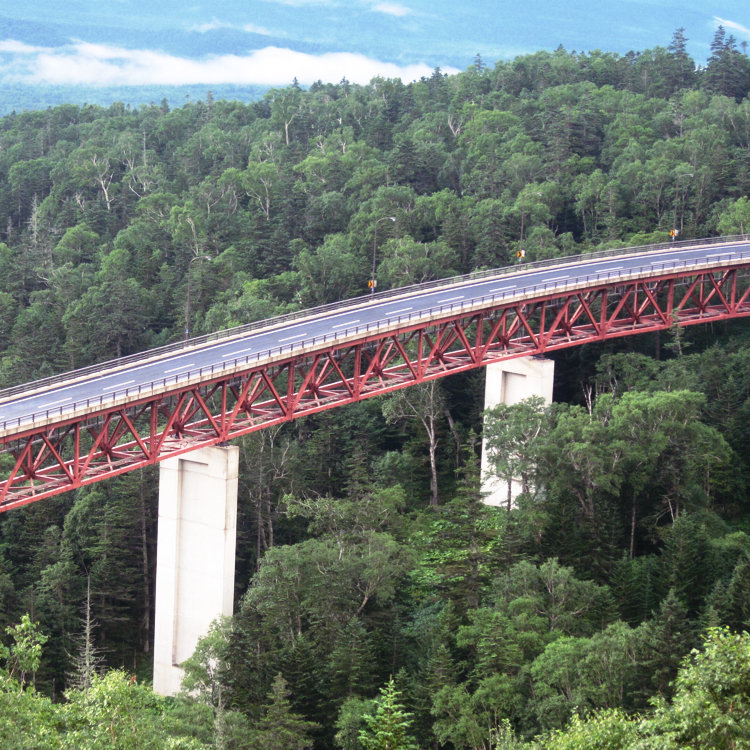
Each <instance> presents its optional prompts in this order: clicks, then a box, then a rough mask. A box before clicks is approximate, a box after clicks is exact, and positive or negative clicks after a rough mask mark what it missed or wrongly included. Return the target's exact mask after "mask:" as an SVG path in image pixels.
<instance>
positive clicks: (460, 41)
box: [0, 0, 750, 88]
mask: <svg viewBox="0 0 750 750" xmlns="http://www.w3.org/2000/svg"><path fill="white" fill-rule="evenodd" d="M720 24H721V25H723V26H724V28H725V29H726V31H727V33H729V34H732V35H733V36H734V37H735V38H736V40H737V43H738V45H739V44H742V43H743V42H747V43H748V44H750V3H748V2H747V0H621V1H612V0H565V2H563V1H562V0H522V1H519V0H512V1H511V0H450V1H448V0H211V2H207V1H205V0H194V1H192V2H191V0H156V2H155V1H154V0H97V2H93V1H92V0H4V2H3V3H2V5H0V83H3V84H7V85H13V86H19V85H20V86H24V87H34V86H51V85H69V86H78V87H84V88H86V87H88V88H91V87H102V86H109V87H112V86H177V85H187V84H200V85H206V86H211V85H222V84H230V85H238V86H243V85H244V86H249V85H253V86H286V85H288V84H289V83H291V82H292V81H293V80H294V79H295V78H296V79H297V81H298V82H299V83H300V84H302V85H309V84H311V83H313V82H314V81H317V80H321V81H323V82H332V83H338V82H339V81H340V80H341V79H342V78H344V77H345V78H347V79H348V80H349V81H351V82H353V83H367V82H368V81H369V80H370V79H371V78H373V77H375V76H383V77H386V78H396V77H398V78H402V79H403V80H404V81H405V82H408V81H412V80H415V79H418V78H420V77H422V76H429V75H430V74H431V73H432V71H433V70H434V69H435V68H438V67H439V68H440V69H441V70H442V71H443V72H446V73H452V72H456V71H459V70H465V69H466V68H468V67H469V66H470V65H471V64H472V63H473V62H474V60H475V58H476V55H477V54H479V55H481V57H482V58H483V60H484V62H485V63H486V64H488V65H490V66H492V65H494V64H495V63H496V62H497V61H498V60H508V59H511V58H513V57H516V56H518V55H522V54H527V53H533V52H536V51H539V50H554V49H555V48H556V47H558V46H559V45H562V46H563V47H564V48H565V49H567V50H569V51H572V50H575V51H578V52H588V51H591V50H594V49H600V50H604V51H611V52H616V53H619V54H625V53H627V52H628V51H630V50H634V51H640V50H644V49H649V48H652V47H655V46H662V47H666V46H668V45H669V43H670V41H671V39H672V35H673V33H674V31H675V30H676V29H678V28H680V27H683V28H684V29H685V35H686V37H687V38H688V52H689V53H690V54H691V56H692V57H693V59H694V60H695V61H696V63H697V64H699V65H701V64H705V61H706V59H707V58H708V55H709V54H710V50H709V45H710V43H711V40H712V38H713V36H714V33H715V31H716V29H717V27H718V26H719V25H720Z"/></svg>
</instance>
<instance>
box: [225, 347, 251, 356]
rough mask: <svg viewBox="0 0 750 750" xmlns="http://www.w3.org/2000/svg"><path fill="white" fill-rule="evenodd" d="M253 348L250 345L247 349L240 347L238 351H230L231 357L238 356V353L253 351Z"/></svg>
mask: <svg viewBox="0 0 750 750" xmlns="http://www.w3.org/2000/svg"><path fill="white" fill-rule="evenodd" d="M252 350H253V347H252V346H248V347H247V349H238V350H237V351H236V352H229V356H230V357H236V356H237V355H238V354H244V353H245V352H251V351H252Z"/></svg>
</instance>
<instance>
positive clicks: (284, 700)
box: [248, 674, 316, 750]
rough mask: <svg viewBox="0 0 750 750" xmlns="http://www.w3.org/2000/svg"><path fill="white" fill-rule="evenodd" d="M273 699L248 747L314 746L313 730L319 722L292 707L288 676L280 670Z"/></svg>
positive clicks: (294, 749)
mask: <svg viewBox="0 0 750 750" xmlns="http://www.w3.org/2000/svg"><path fill="white" fill-rule="evenodd" d="M268 697H269V702H268V703H267V704H266V705H264V706H263V715H262V716H261V719H260V721H259V722H258V723H257V725H256V727H255V728H254V730H253V731H252V734H251V737H250V742H249V745H248V747H249V748H252V750H306V748H310V747H312V740H311V739H310V737H309V733H310V731H311V730H312V729H314V728H315V726H316V725H315V723H314V722H311V721H305V720H304V719H303V718H302V717H300V716H298V715H297V714H295V713H294V712H293V711H292V710H291V705H290V703H289V698H288V691H287V689H286V682H285V681H284V678H283V677H282V676H281V675H280V674H277V675H276V677H275V679H274V681H273V685H272V686H271V693H270V694H269V696H268Z"/></svg>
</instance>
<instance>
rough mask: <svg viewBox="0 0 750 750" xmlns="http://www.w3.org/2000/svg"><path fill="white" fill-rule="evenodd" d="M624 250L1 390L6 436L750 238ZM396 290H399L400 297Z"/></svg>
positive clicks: (714, 256)
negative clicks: (370, 333)
mask: <svg viewBox="0 0 750 750" xmlns="http://www.w3.org/2000/svg"><path fill="white" fill-rule="evenodd" d="M627 252H628V251H627V250H618V251H612V253H614V254H612V255H607V256H606V257H592V258H590V259H586V260H580V259H579V260H576V261H571V260H570V259H568V260H567V261H566V260H564V259H563V260H561V261H560V262H554V263H553V264H550V265H544V266H543V267H527V268H523V267H518V268H516V269H513V271H512V272H509V270H508V269H504V270H502V271H498V272H493V273H492V274H491V275H485V276H482V277H480V278H473V279H466V278H464V279H460V280H458V281H454V283H452V284H448V282H447V281H446V284H447V285H438V286H435V285H431V286H430V287H429V288H426V289H425V288H424V287H422V288H419V287H414V288H406V289H403V290H398V291H397V292H396V296H393V293H392V294H390V295H388V296H387V297H385V298H384V297H383V296H382V295H374V296H371V297H360V298H358V299H356V300H351V301H348V302H345V303H342V305H341V306H340V308H333V309H330V308H327V309H326V310H325V311H323V312H320V313H318V314H315V315H313V314H312V313H311V316H310V317H302V318H298V319H295V320H292V321H288V320H287V321H285V322H283V324H282V323H279V321H274V320H270V321H268V326H263V327H259V328H256V329H254V330H252V331H249V332H246V333H238V334H236V335H234V334H233V333H232V332H231V331H230V332H227V336H226V337H225V338H222V339H219V340H218V341H213V342H210V343H204V342H200V341H198V342H197V343H196V344H191V343H190V342H188V343H186V345H185V346H184V347H181V348H179V349H175V350H172V351H169V352H166V353H162V354H159V353H157V352H154V353H152V354H151V355H149V353H148V352H145V353H144V354H143V356H142V358H139V359H138V360H136V361H129V362H128V363H126V364H122V365H118V364H117V363H116V362H115V363H108V364H107V369H106V370H105V371H104V372H97V373H87V374H85V375H84V374H80V373H71V374H70V377H69V378H67V379H66V376H62V377H61V378H60V379H59V381H58V382H55V383H53V384H49V385H46V384H45V385H42V383H41V382H40V383H38V384H34V383H30V384H28V385H29V387H28V389H26V390H25V391H24V392H21V393H17V394H15V395H9V396H8V395H6V396H5V397H2V394H0V434H2V433H6V434H7V432H8V431H18V430H19V428H21V427H22V425H23V426H28V425H29V424H32V423H33V424H39V423H40V422H43V421H45V420H46V419H47V418H50V417H53V416H54V417H57V419H59V417H60V415H63V416H67V415H68V414H71V415H72V414H73V413H75V412H78V410H79V409H80V408H81V407H88V406H90V405H93V404H94V403H96V404H97V405H101V404H103V403H107V404H109V403H115V402H119V401H121V400H127V399H128V398H130V399H133V398H137V397H138V395H140V394H143V393H147V392H152V391H153V390H155V389H157V388H159V387H160V386H165V385H169V386H170V387H171V388H174V387H175V386H176V387H180V386H181V385H186V384H188V383H189V382H194V378H195V376H196V374H197V373H198V372H201V371H202V372H201V377H203V376H204V373H205V370H206V369H207V368H208V369H209V371H212V370H214V371H226V370H231V369H242V368H244V369H246V368H247V367H248V366H253V367H254V366H255V365H256V364H262V363H263V362H264V361H266V360H272V359H278V358H279V356H283V357H288V356H289V354H290V353H292V352H298V351H304V350H305V349H307V348H308V347H311V346H313V347H315V348H319V347H320V346H321V345H322V342H323V341H325V342H326V343H330V342H331V341H333V340H334V339H335V340H337V341H339V340H341V339H346V338H351V339H355V338H357V337H363V336H365V335H366V332H367V330H368V329H370V330H372V329H373V327H375V328H377V329H378V330H382V329H383V326H386V327H388V326H391V327H394V328H396V327H399V326H401V325H405V324H408V321H410V320H415V319H417V318H424V317H426V316H432V317H435V318H438V317H440V316H441V314H442V315H445V314H446V312H454V311H457V310H460V311H463V310H467V311H468V310H471V309H472V308H477V309H478V308H479V307H488V306H490V305H491V304H492V303H493V301H496V302H497V303H498V304H502V303H503V302H507V301H508V300H509V299H513V298H518V297H525V296H528V297H533V296H534V295H538V294H539V292H540V291H541V292H547V291H554V290H556V289H563V288H570V287H576V286H588V285H593V284H594V283H596V282H597V281H599V282H600V283H601V280H602V279H606V280H609V281H616V280H617V279H618V278H622V279H629V278H633V277H634V276H649V275H654V276H658V275H660V274H662V273H665V272H669V271H670V269H672V268H675V269H677V268H679V269H683V268H685V267H688V268H693V267H694V268H696V270H697V269H699V268H706V267H712V266H727V265H734V264H736V263H738V262H742V261H743V260H744V261H745V262H750V243H748V242H746V241H734V242H726V241H716V244H702V245H700V246H696V245H695V244H693V245H692V246H685V247H678V246H676V245H671V246H667V247H663V248H662V249H657V250H652V251H649V252H644V251H643V250H642V249H641V251H640V252H636V253H633V254H626V253H627ZM399 292H400V293H399Z"/></svg>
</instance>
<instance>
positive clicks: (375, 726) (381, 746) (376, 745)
mask: <svg viewBox="0 0 750 750" xmlns="http://www.w3.org/2000/svg"><path fill="white" fill-rule="evenodd" d="M400 697H401V696H400V694H399V691H398V690H396V686H395V684H394V682H393V678H392V677H391V679H390V680H389V681H388V684H387V685H386V686H385V687H383V688H381V690H380V697H379V698H377V699H376V701H375V713H374V715H371V714H370V715H365V717H364V720H365V724H366V725H367V726H366V728H365V729H362V730H361V731H360V733H359V741H360V743H361V745H362V748H363V750H417V745H416V742H415V741H414V739H413V738H412V737H411V735H410V734H409V730H410V727H411V721H410V719H411V714H410V713H409V712H408V711H405V710H404V707H403V705H402V704H401V702H400V700H399V699H400Z"/></svg>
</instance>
